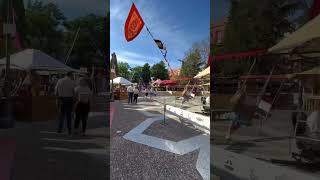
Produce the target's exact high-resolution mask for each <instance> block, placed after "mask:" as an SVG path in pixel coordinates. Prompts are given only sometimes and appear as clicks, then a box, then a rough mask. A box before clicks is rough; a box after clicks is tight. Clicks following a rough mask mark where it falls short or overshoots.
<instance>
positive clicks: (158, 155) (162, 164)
mask: <svg viewBox="0 0 320 180" xmlns="http://www.w3.org/2000/svg"><path fill="white" fill-rule="evenodd" d="M147 103H149V102H147ZM139 104H140V105H139ZM142 104H143V102H139V103H138V105H127V104H126V103H123V104H121V103H119V104H118V108H117V109H118V110H117V113H116V114H115V116H114V117H115V119H116V120H115V122H113V127H112V130H111V132H112V134H111V137H112V139H111V157H110V158H111V178H112V179H113V178H115V179H128V178H129V177H130V179H202V177H201V176H200V174H199V172H198V171H197V169H196V163H197V159H198V153H199V151H197V150H196V151H192V152H190V153H187V154H184V155H178V154H174V153H170V152H166V151H163V150H160V149H156V148H152V147H149V146H146V145H143V144H139V143H135V142H132V141H128V140H126V139H124V138H123V137H122V136H123V135H124V134H127V132H129V131H130V130H132V129H134V128H135V127H137V126H138V125H139V124H140V123H142V122H144V120H145V119H146V117H145V116H143V117H142V118H141V117H139V116H141V113H139V112H136V111H137V109H139V108H140V110H142V111H144V112H146V110H144V109H143V108H144V105H142ZM147 107H148V108H149V109H150V108H153V107H152V103H150V104H149V106H147ZM154 107H156V106H154ZM119 109H125V111H123V112H122V113H118V112H119ZM155 109H156V108H155ZM160 111H161V110H160ZM149 113H150V112H149ZM151 114H152V113H151ZM159 115H160V116H161V114H159ZM122 125H123V126H124V128H123V129H124V130H121V129H122V128H121V126H122ZM129 126H131V127H130V128H129V129H128V127H129ZM143 131H144V130H143ZM117 132H118V133H117ZM114 133H115V134H114Z"/></svg>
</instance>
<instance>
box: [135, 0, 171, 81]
mask: <svg viewBox="0 0 320 180" xmlns="http://www.w3.org/2000/svg"><path fill="white" fill-rule="evenodd" d="M131 2H132V4H134V2H133V0H131ZM144 25H145V26H146V29H147V31H148V33H149V35H150V36H151V38H152V39H153V42H155V40H156V39H155V38H154V36H153V35H152V33H151V32H150V30H149V28H148V26H147V24H146V22H144ZM158 49H159V48H158ZM159 51H160V53H161V55H162V56H163V58H164V60H165V61H166V63H167V64H168V67H169V68H170V71H171V73H172V74H173V75H174V72H173V70H172V68H171V67H170V64H169V61H168V60H167V58H166V56H165V55H164V54H163V52H162V51H161V50H160V49H159Z"/></svg>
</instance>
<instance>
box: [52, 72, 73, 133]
mask: <svg viewBox="0 0 320 180" xmlns="http://www.w3.org/2000/svg"><path fill="white" fill-rule="evenodd" d="M72 75H73V74H72V72H68V73H67V74H66V76H65V77H64V78H62V79H59V80H58V82H57V85H56V88H55V94H56V96H57V97H58V102H59V103H58V104H59V106H58V107H59V109H60V113H59V126H58V133H61V132H62V130H63V126H64V119H65V118H66V119H67V127H68V133H69V135H72V132H71V123H72V122H71V113H72V109H73V97H74V88H75V83H74V81H73V80H72Z"/></svg>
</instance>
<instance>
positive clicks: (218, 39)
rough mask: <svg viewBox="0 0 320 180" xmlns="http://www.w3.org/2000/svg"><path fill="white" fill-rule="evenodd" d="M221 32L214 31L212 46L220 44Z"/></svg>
mask: <svg viewBox="0 0 320 180" xmlns="http://www.w3.org/2000/svg"><path fill="white" fill-rule="evenodd" d="M220 35H221V31H216V32H215V35H214V44H220V43H221V39H220V38H221V37H220Z"/></svg>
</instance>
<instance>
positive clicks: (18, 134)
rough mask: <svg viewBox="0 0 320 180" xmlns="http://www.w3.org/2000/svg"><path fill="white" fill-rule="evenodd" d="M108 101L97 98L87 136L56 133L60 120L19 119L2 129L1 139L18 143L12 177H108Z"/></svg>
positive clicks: (89, 179) (39, 179)
mask: <svg viewBox="0 0 320 180" xmlns="http://www.w3.org/2000/svg"><path fill="white" fill-rule="evenodd" d="M106 103H107V102H106V101H105V99H104V98H96V99H95V103H94V106H96V107H93V111H94V112H92V113H91V114H90V115H89V119H88V129H87V136H84V137H83V136H80V135H73V136H72V137H70V136H68V135H67V134H57V133H56V127H57V121H43V122H34V123H21V122H17V123H16V126H15V128H12V129H6V130H5V129H1V130H0V140H1V139H2V140H3V139H11V140H13V141H15V143H16V148H15V149H11V150H16V152H15V159H14V161H13V168H12V170H11V180H57V179H59V180H79V179H81V180H92V179H94V180H99V179H101V180H106V179H108V178H109V174H108V170H107V169H109V157H108V156H106V154H108V153H109V152H108V151H107V149H109V148H108V146H109V143H106V142H109V140H108V138H109V136H108V134H109V131H108V128H107V115H108V114H107V111H106V110H107V105H106ZM0 143H1V141H0ZM0 146H1V145H0ZM0 179H1V174H0Z"/></svg>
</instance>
